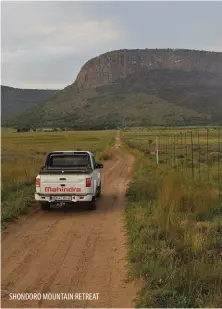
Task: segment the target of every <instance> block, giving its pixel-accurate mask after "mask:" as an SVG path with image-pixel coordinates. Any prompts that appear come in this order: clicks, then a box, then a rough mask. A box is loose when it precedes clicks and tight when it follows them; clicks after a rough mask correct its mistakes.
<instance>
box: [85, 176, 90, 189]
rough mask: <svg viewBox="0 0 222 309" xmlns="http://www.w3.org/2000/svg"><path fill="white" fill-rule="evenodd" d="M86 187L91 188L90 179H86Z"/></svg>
mask: <svg viewBox="0 0 222 309" xmlns="http://www.w3.org/2000/svg"><path fill="white" fill-rule="evenodd" d="M86 187H87V188H89V187H91V178H86Z"/></svg>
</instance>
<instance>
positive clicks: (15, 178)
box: [1, 130, 116, 222]
mask: <svg viewBox="0 0 222 309" xmlns="http://www.w3.org/2000/svg"><path fill="white" fill-rule="evenodd" d="M115 134H116V132H115V131H94V132H92V131H90V132H47V133H46V132H27V133H15V132H10V131H9V130H3V131H2V166H1V171H2V175H1V177H2V222H5V221H11V220H12V219H13V218H16V217H18V215H19V214H21V213H26V212H27V210H28V207H29V205H30V201H32V200H33V194H34V185H35V177H36V175H37V173H38V171H39V170H40V168H41V166H43V164H44V161H45V159H46V155H47V153H48V152H50V151H54V150H74V149H79V150H90V151H92V152H94V154H95V155H96V157H97V159H98V160H99V159H101V160H103V159H105V158H106V156H107V155H108V152H107V149H109V147H110V145H111V144H112V142H113V141H114V137H115Z"/></svg>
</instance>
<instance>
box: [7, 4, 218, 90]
mask: <svg viewBox="0 0 222 309" xmlns="http://www.w3.org/2000/svg"><path fill="white" fill-rule="evenodd" d="M221 16H222V2H213V1H209V2H199V1H197V2H189V1H188V2H180V1H172V2H168V1H163V2H159V1H153V2H149V1H141V2H139V1H128V2H126V1H122V2H119V1H103V2H102V1H95V2H94V1H89V2H84V1H80V2H77V1H72V2H71V1H67V2H65V1H61V2H60V1H49V2H47V1H24V2H23V1H15V2H13V1H10V2H9V1H2V2H1V84H2V85H8V86H12V87H17V88H35V89H63V88H65V87H66V86H68V85H70V84H72V83H73V82H74V81H75V78H76V76H77V74H78V72H79V71H80V69H81V67H82V66H83V64H84V63H85V62H86V61H88V60H89V59H90V58H93V57H96V56H98V55H100V54H102V53H105V52H107V51H111V50H116V49H125V48H126V49H128V48H129V49H130V48H132V49H137V48H188V49H200V50H210V51H218V52H222V18H221Z"/></svg>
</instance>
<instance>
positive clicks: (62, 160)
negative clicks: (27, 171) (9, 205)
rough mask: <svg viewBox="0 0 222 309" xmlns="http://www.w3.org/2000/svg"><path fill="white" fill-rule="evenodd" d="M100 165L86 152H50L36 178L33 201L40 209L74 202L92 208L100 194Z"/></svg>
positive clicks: (94, 207) (94, 206) (101, 166)
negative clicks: (37, 203)
mask: <svg viewBox="0 0 222 309" xmlns="http://www.w3.org/2000/svg"><path fill="white" fill-rule="evenodd" d="M100 168H103V165H102V164H98V163H96V161H95V157H94V155H93V154H92V153H91V152H89V151H54V152H50V153H49V154H48V155H47V158H46V162H45V165H44V166H43V167H42V168H41V170H40V172H39V174H38V175H37V177H36V192H35V200H36V201H38V202H39V204H40V205H41V208H42V209H43V210H48V209H49V208H50V205H51V204H59V205H61V206H64V205H66V204H67V203H68V204H71V203H76V202H86V203H88V206H89V207H88V208H89V210H95V209H96V198H98V197H100V194H101V174H100V171H99V169H100Z"/></svg>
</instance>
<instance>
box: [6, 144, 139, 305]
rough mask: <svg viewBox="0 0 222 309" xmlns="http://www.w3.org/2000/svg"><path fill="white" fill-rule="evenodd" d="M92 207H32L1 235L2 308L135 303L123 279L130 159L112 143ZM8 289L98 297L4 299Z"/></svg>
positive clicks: (133, 292) (131, 289)
mask: <svg viewBox="0 0 222 309" xmlns="http://www.w3.org/2000/svg"><path fill="white" fill-rule="evenodd" d="M116 146H117V147H116V155H115V157H114V158H113V159H112V160H111V161H107V163H105V164H104V170H103V172H102V184H103V188H102V197H101V199H100V201H99V203H98V209H97V210H96V211H95V212H89V211H87V210H82V209H81V208H78V209H72V210H52V211H50V212H43V211H37V212H36V213H35V214H33V215H31V216H28V217H27V218H23V219H22V220H20V221H19V222H18V223H16V224H12V225H11V226H9V227H8V228H7V229H6V231H5V232H4V233H3V234H2V307H4V308H6V307H11V308H13V307H14V308H15V307H26V308H30V307H35V308H37V307H55V308H59V307H134V302H133V300H134V298H135V297H136V292H137V287H136V285H135V284H134V283H126V279H127V265H126V247H125V237H124V230H123V209H124V193H125V190H126V186H127V183H128V182H129V180H130V177H131V167H132V163H133V158H132V156H131V155H129V154H127V153H126V152H124V151H122V150H121V149H119V147H118V140H117V145H116ZM9 293H99V295H98V300H79V301H71V300H63V301H62V300H51V301H48V300H42V299H41V300H32V301H30V300H27V301H17V300H14V301H12V300H9V296H10V295H9Z"/></svg>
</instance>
